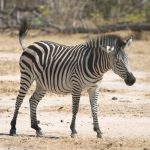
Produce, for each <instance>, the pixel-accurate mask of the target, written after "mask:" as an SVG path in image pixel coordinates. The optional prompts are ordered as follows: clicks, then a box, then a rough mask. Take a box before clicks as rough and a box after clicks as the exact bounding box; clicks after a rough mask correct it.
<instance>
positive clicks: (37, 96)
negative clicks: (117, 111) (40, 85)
mask: <svg viewBox="0 0 150 150" xmlns="http://www.w3.org/2000/svg"><path fill="white" fill-rule="evenodd" d="M45 93H46V92H45V91H43V90H41V89H36V91H35V92H34V94H33V95H32V96H31V98H30V100H29V102H30V117H31V128H33V129H35V130H36V135H37V136H41V135H43V133H42V129H41V128H40V127H39V126H38V124H39V123H40V121H37V117H36V109H37V106H38V103H39V102H40V100H41V99H42V98H43V97H44V95H45Z"/></svg>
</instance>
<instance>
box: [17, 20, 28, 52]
mask: <svg viewBox="0 0 150 150" xmlns="http://www.w3.org/2000/svg"><path fill="white" fill-rule="evenodd" d="M27 32H28V23H27V20H26V19H22V21H21V26H20V29H19V43H20V45H21V47H22V49H23V50H24V49H25V47H24V46H23V42H22V40H23V39H24V38H25V36H26V35H27Z"/></svg>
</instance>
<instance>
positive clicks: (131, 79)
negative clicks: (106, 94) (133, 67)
mask: <svg viewBox="0 0 150 150" xmlns="http://www.w3.org/2000/svg"><path fill="white" fill-rule="evenodd" d="M135 82H136V78H135V77H134V76H133V74H132V73H130V72H127V78H126V79H125V83H126V84H127V85H129V86H132V85H133V84H134V83H135Z"/></svg>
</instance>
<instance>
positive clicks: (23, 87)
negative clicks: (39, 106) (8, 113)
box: [9, 73, 33, 136]
mask: <svg viewBox="0 0 150 150" xmlns="http://www.w3.org/2000/svg"><path fill="white" fill-rule="evenodd" d="M22 75H23V73H22ZM32 83H33V80H32V79H31V78H29V76H28V78H26V79H25V78H23V77H21V81H20V90H19V93H18V96H17V98H16V104H15V111H14V115H13V119H12V120H11V123H10V125H11V129H10V132H9V135H10V136H14V135H16V121H17V116H18V112H19V108H20V107H21V104H22V102H23V99H24V97H25V95H26V93H27V91H28V89H29V88H30V86H31V84H32Z"/></svg>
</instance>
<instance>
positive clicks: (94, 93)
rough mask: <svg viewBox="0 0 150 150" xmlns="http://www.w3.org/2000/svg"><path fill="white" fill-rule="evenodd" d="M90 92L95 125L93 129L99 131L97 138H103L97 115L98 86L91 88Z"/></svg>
mask: <svg viewBox="0 0 150 150" xmlns="http://www.w3.org/2000/svg"><path fill="white" fill-rule="evenodd" d="M88 93H89V98H90V104H91V111H92V116H93V125H94V128H93V129H94V131H95V132H96V133H97V138H102V132H101V130H100V128H99V123H98V117H97V97H98V92H97V88H91V89H89V90H88Z"/></svg>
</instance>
